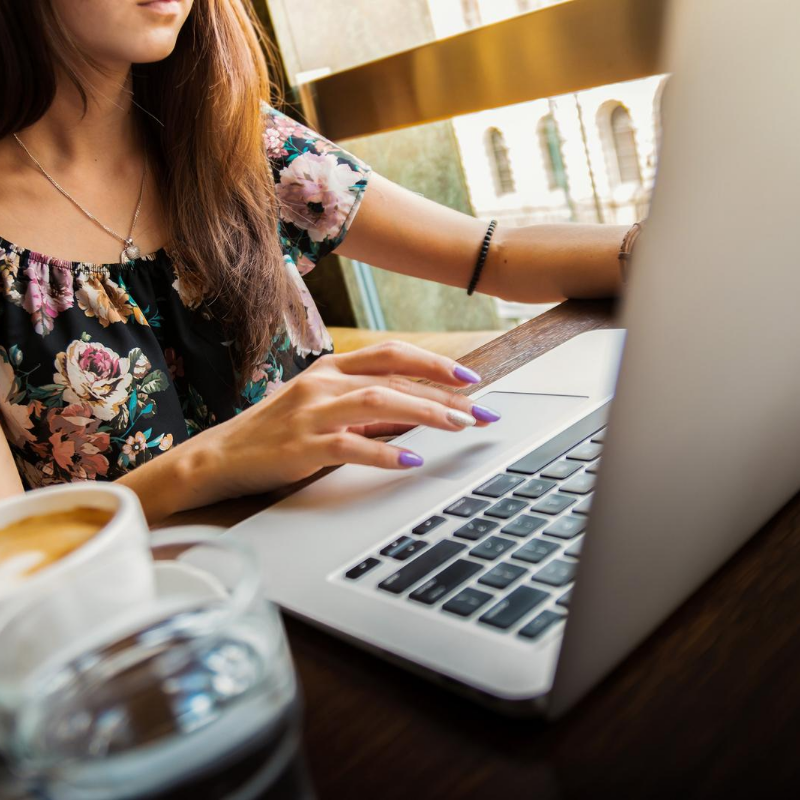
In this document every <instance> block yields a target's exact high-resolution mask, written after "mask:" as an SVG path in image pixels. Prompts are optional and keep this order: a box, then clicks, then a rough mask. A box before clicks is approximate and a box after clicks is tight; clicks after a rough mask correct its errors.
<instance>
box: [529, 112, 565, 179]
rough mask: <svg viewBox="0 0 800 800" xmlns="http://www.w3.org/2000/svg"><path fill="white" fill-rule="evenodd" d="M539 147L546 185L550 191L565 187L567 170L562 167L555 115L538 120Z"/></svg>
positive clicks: (562, 159)
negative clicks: (545, 175)
mask: <svg viewBox="0 0 800 800" xmlns="http://www.w3.org/2000/svg"><path fill="white" fill-rule="evenodd" d="M536 133H537V135H538V137H539V148H540V149H541V152H542V159H543V161H544V169H545V173H546V174H547V185H548V188H549V189H550V191H551V192H552V191H554V190H555V189H566V188H567V171H566V169H565V168H564V154H563V153H562V151H561V135H560V134H559V132H558V125H557V124H556V120H555V117H554V116H553V115H552V114H548V115H547V116H546V117H542V118H541V120H539V124H538V126H537V128H536Z"/></svg>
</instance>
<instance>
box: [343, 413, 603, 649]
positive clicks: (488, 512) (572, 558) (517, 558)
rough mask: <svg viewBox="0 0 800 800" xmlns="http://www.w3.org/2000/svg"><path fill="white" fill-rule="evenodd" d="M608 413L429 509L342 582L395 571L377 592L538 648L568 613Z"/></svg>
mask: <svg viewBox="0 0 800 800" xmlns="http://www.w3.org/2000/svg"><path fill="white" fill-rule="evenodd" d="M607 415H608V405H605V406H603V407H602V408H599V409H597V410H596V411H594V412H592V414H590V415H588V416H587V417H585V418H583V419H582V420H580V421H579V422H577V423H576V424H574V425H573V426H571V427H570V428H568V429H567V430H565V431H562V432H561V433H559V434H557V435H556V436H555V437H553V439H551V440H550V441H549V442H547V443H546V444H544V445H542V446H540V447H538V448H536V449H535V450H532V451H531V452H530V453H527V454H526V455H525V456H523V457H522V458H519V459H517V460H516V461H515V462H513V463H512V464H510V465H509V466H508V467H507V468H506V469H505V471H503V472H500V473H498V474H497V475H494V476H493V477H491V478H490V479H488V480H485V481H484V482H483V483H481V484H480V485H479V486H476V487H475V488H474V489H472V491H471V492H469V493H468V494H464V496H463V497H460V498H459V499H458V500H456V501H455V502H453V503H451V504H450V505H448V506H447V507H445V508H441V509H433V511H432V513H431V514H430V515H429V516H428V517H427V519H425V520H423V521H422V522H420V523H419V524H417V525H415V526H413V527H409V529H408V532H407V533H403V534H402V535H400V536H399V537H397V538H396V539H395V540H394V541H391V542H387V543H386V544H384V545H383V546H378V547H377V548H376V549H375V552H374V553H373V554H371V555H369V556H368V557H367V558H365V559H364V560H362V561H361V562H360V563H358V564H356V565H353V566H350V567H349V568H348V569H347V570H346V571H345V573H344V577H345V579H346V580H347V581H348V582H354V581H364V582H367V581H368V580H369V579H365V576H367V575H369V574H370V573H372V572H373V570H377V569H378V568H379V567H381V568H382V569H383V572H384V573H385V572H386V565H387V564H393V565H395V566H396V567H397V569H396V570H391V571H390V572H389V574H388V575H386V576H385V577H384V578H383V579H382V580H380V581H379V582H378V583H377V584H376V590H377V591H380V592H386V593H388V594H392V595H395V596H396V597H398V598H402V599H406V600H408V601H409V602H412V603H415V604H417V605H421V606H426V607H427V608H429V609H430V611H431V612H432V613H442V614H446V615H448V616H449V617H451V618H452V619H456V620H461V621H463V623H464V624H467V625H469V624H475V625H479V626H482V627H484V628H485V629H487V630H493V631H495V632H498V633H504V634H507V635H509V634H510V635H516V636H517V637H518V638H519V639H520V640H521V641H529V642H535V641H536V640H538V639H539V637H540V636H541V635H542V634H544V633H545V631H548V630H550V629H551V627H552V626H553V625H554V624H556V623H558V622H560V621H561V620H563V619H564V618H565V617H566V615H567V613H568V608H569V599H570V596H571V594H572V588H571V587H572V583H573V581H574V578H575V573H576V571H577V568H578V563H579V559H580V554H581V546H582V544H583V536H584V531H585V529H586V524H587V522H588V517H587V515H588V513H589V510H590V507H591V502H592V493H593V491H594V486H595V481H596V474H597V468H598V465H599V464H600V459H601V456H602V452H603V441H604V434H605V423H606V419H607ZM379 577H380V576H379ZM373 580H375V579H373Z"/></svg>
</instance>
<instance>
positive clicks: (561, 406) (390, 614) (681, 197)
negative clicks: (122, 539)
mask: <svg viewBox="0 0 800 800" xmlns="http://www.w3.org/2000/svg"><path fill="white" fill-rule="evenodd" d="M798 29H800V4H798V3H796V2H794V0H765V1H764V2H760V3H730V2H726V0H684V2H676V3H675V4H674V7H673V11H672V20H671V25H670V31H671V35H670V39H669V41H670V43H671V44H670V48H669V52H670V53H671V61H670V66H671V69H672V71H673V73H674V75H673V78H672V79H671V82H670V85H669V87H668V89H667V92H666V95H665V109H664V114H663V117H664V122H665V130H664V135H663V148H662V154H661V167H660V172H659V177H658V182H657V186H656V192H655V197H654V202H653V208H652V213H651V217H650V220H649V224H648V227H647V229H646V231H645V233H644V234H643V235H642V236H641V237H640V239H639V241H638V242H637V252H636V258H635V261H634V263H633V268H632V273H633V274H632V279H631V283H630V286H629V291H628V293H627V297H626V301H625V308H624V315H623V321H624V325H625V328H626V330H627V335H626V334H624V333H623V331H621V330H619V331H601V332H594V333H589V334H584V335H583V336H579V337H577V338H576V339H573V340H572V341H570V342H568V343H567V344H565V345H563V346H562V347H559V348H557V349H556V350H553V351H551V352H550V353H548V354H546V355H545V356H543V357H542V358H539V359H537V360H535V361H534V362H532V363H530V364H528V365H527V366H525V367H523V368H521V369H519V370H516V371H515V372H513V373H511V374H510V375H508V376H506V377H505V378H502V379H501V380H499V381H497V382H496V383H494V384H492V385H490V386H487V387H486V388H484V389H483V390H482V391H481V392H479V393H478V394H476V395H475V397H476V398H480V400H481V402H482V403H485V404H486V405H489V406H492V407H493V408H496V409H498V410H499V411H501V412H502V414H503V418H502V421H501V422H499V423H496V424H495V425H493V426H490V427H488V428H485V429H481V430H475V429H472V430H466V431H463V432H459V433H445V432H441V431H437V430H431V429H425V428H418V429H415V430H413V431H411V432H410V433H408V434H406V435H404V436H403V437H401V438H400V439H398V440H397V442H398V444H400V443H402V444H406V443H407V444H408V445H409V447H411V448H413V449H414V450H415V451H416V452H418V453H420V454H421V455H423V456H424V458H425V466H424V467H423V468H421V469H419V470H416V471H413V472H403V473H400V474H398V473H395V472H392V473H384V472H381V471H379V470H377V469H370V468H366V467H358V466H345V467H343V468H341V469H339V470H337V471H335V472H334V473H332V474H330V475H329V476H327V477H325V478H323V479H321V480H319V481H317V482H316V483H314V484H313V485H311V486H310V487H308V488H306V489H304V490H303V491H301V492H299V493H297V494H295V495H293V496H292V497H290V498H289V499H287V500H286V501H284V502H281V503H279V504H278V505H275V506H273V507H271V508H269V509H267V510H265V511H264V512H262V513H260V514H258V515H256V516H254V517H252V518H250V519H249V520H247V521H245V522H243V523H242V524H240V525H238V526H236V527H235V528H234V529H233V530H232V533H234V534H235V535H237V536H240V537H242V538H244V539H247V540H249V541H250V542H251V543H252V544H253V545H254V546H255V547H256V548H257V550H258V552H259V554H260V557H261V560H262V563H263V568H264V571H265V573H266V576H267V583H268V592H269V595H270V596H271V598H272V599H273V600H275V601H276V602H278V603H279V604H280V605H281V606H282V607H283V608H284V609H285V610H286V611H287V612H289V613H291V614H294V615H297V616H299V617H301V618H303V619H305V620H307V621H309V622H311V623H313V624H315V625H319V626H322V627H324V628H325V629H327V630H329V631H331V632H333V633H335V634H337V635H339V636H343V637H346V638H347V639H349V640H351V641H353V642H354V643H357V644H359V645H361V646H363V647H366V648H369V649H371V650H373V651H375V652H377V653H380V654H382V655H384V656H386V657H389V658H392V659H395V660H399V661H400V662H401V663H403V664H404V665H406V666H408V667H409V668H412V669H415V670H418V671H421V672H423V673H424V674H426V675H428V676H432V677H435V678H437V679H439V680H441V681H443V682H445V683H446V684H447V685H449V686H452V687H454V688H457V689H459V690H461V691H463V692H466V693H469V694H471V695H473V696H474V697H476V698H478V699H480V700H482V701H485V702H489V703H493V704H494V705H496V706H498V707H500V708H505V709H508V710H510V711H529V710H530V711H537V712H541V713H545V714H548V715H550V716H557V715H559V714H561V713H563V712H564V711H565V710H566V709H567V708H569V707H570V706H571V705H572V704H573V703H575V702H576V701H577V700H578V699H579V698H580V697H581V696H582V695H583V694H585V693H586V692H587V691H588V690H589V689H590V688H591V687H592V686H593V685H594V684H596V683H597V682H598V681H599V680H600V679H601V678H602V677H603V676H604V675H605V674H607V673H608V672H609V671H610V670H611V669H612V668H613V667H614V666H615V665H616V664H617V663H618V662H619V661H621V660H622V659H623V658H624V657H625V655H626V654H628V653H629V652H630V651H631V650H632V649H633V648H634V647H635V646H636V645H637V644H638V643H639V642H641V641H642V640H643V639H644V637H646V636H647V635H648V634H649V633H650V632H651V631H653V630H654V629H655V628H656V626H657V625H658V624H659V623H660V622H661V621H662V620H663V619H664V618H665V617H666V616H667V615H668V614H670V612H671V611H672V610H673V609H675V608H676V607H677V606H678V605H679V604H680V603H681V602H682V601H683V600H684V599H685V598H686V597H687V596H688V595H689V594H691V592H693V591H694V590H695V589H696V588H697V587H698V586H700V585H701V583H702V582H703V581H704V580H705V579H706V578H707V577H708V576H709V575H710V574H711V573H712V572H714V570H716V569H717V568H718V567H719V566H720V565H721V564H722V563H723V562H724V561H725V560H726V559H727V558H728V557H729V556H730V555H731V554H732V553H733V552H734V551H735V550H736V549H737V548H739V547H740V546H741V545H742V544H743V543H744V542H745V541H746V540H747V539H748V538H749V537H750V536H751V535H752V534H753V533H754V532H755V531H756V530H757V529H758V528H759V526H760V525H762V523H764V522H765V521H766V520H767V519H768V518H769V517H770V515H771V514H772V513H773V512H775V511H776V510H777V509H778V508H780V507H781V506H782V505H783V504H784V503H785V502H786V501H787V500H789V498H790V497H791V496H792V495H793V494H794V493H795V492H796V491H797V490H798V488H800V363H798V362H800V359H799V358H798V355H797V353H798V349H800V314H798V305H799V304H800V268H799V267H798V265H797V261H798V258H800V256H798V254H800V225H798V223H797V221H796V216H797V202H796V194H797V190H796V187H797V181H798V177H799V176H800V148H799V147H798V145H797V137H798V131H800V84H799V83H798V82H797V81H795V80H792V79H791V78H792V76H794V75H797V74H798V73H800V49H798V48H797V46H796V41H795V38H796V32H797V30H798ZM623 343H624V351H625V352H624V358H622V362H621V370H620V371H619V378H618V380H617V374H618V367H619V364H620V359H621V357H622V351H623ZM615 387H616V388H615ZM612 396H614V399H613V403H612V402H611V399H612Z"/></svg>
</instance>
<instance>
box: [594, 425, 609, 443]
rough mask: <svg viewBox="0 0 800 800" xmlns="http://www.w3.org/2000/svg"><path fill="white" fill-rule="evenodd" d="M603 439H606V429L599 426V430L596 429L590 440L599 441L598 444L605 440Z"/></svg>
mask: <svg viewBox="0 0 800 800" xmlns="http://www.w3.org/2000/svg"><path fill="white" fill-rule="evenodd" d="M605 440H606V429H605V428H601V429H600V430H599V431H597V433H596V434H594V436H592V441H593V442H600V444H603V442H605Z"/></svg>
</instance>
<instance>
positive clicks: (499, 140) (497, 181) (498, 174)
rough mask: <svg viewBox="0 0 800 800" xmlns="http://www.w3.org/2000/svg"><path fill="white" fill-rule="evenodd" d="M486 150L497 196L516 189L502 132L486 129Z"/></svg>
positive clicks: (510, 192) (495, 129)
mask: <svg viewBox="0 0 800 800" xmlns="http://www.w3.org/2000/svg"><path fill="white" fill-rule="evenodd" d="M486 151H487V154H488V156H489V164H490V165H491V168H492V177H493V178H494V191H495V194H496V195H497V196H498V197H499V196H500V195H503V194H512V193H513V192H515V191H516V187H515V186H514V176H513V174H512V173H511V162H510V161H509V159H508V148H507V147H506V140H505V137H504V136H503V134H502V133H501V132H500V131H499V130H498V129H497V128H489V130H488V131H486Z"/></svg>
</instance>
